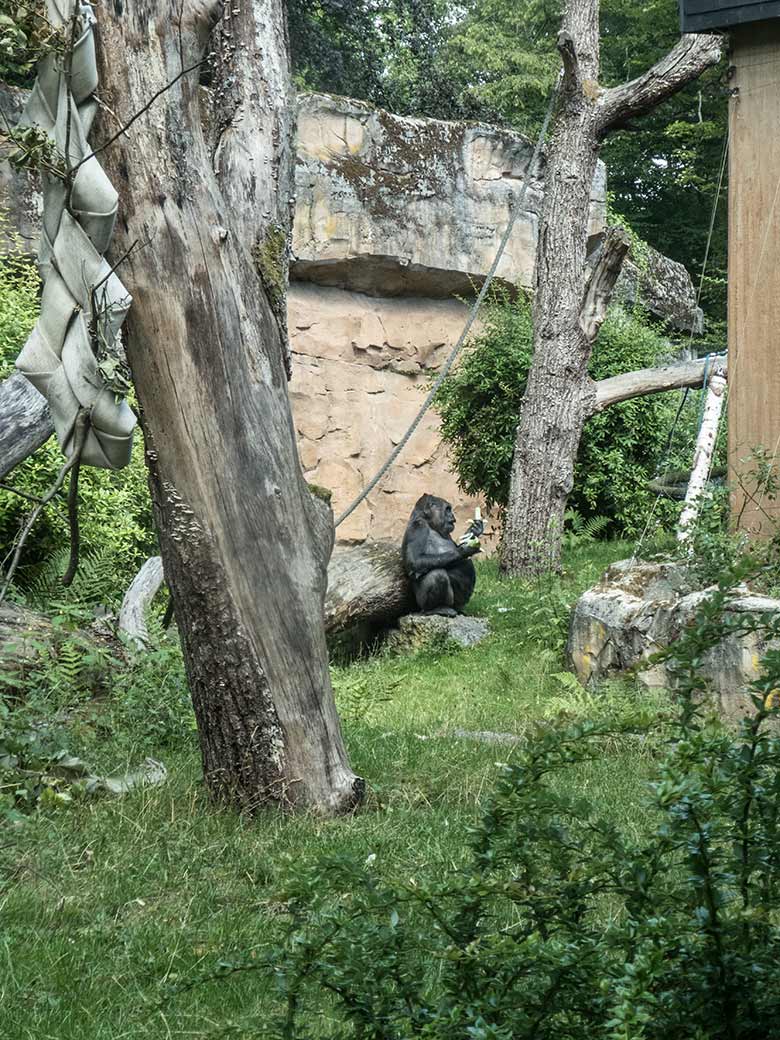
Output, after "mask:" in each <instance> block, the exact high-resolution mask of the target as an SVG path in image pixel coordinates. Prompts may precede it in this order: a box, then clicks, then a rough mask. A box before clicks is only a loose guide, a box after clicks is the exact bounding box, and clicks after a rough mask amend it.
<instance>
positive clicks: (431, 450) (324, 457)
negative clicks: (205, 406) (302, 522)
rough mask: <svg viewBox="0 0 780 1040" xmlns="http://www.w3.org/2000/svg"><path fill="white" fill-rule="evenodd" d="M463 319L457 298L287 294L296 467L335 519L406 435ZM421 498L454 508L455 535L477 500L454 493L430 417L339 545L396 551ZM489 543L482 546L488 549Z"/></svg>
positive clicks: (317, 289)
mask: <svg viewBox="0 0 780 1040" xmlns="http://www.w3.org/2000/svg"><path fill="white" fill-rule="evenodd" d="M464 320H465V307H464V305H463V304H462V303H459V302H458V301H457V300H430V299H429V300H426V299H420V298H416V297H414V298H409V299H381V298H377V297H371V296H366V295H363V294H360V293H353V292H346V291H344V290H340V289H330V288H325V287H323V286H319V285H305V284H301V283H294V284H293V285H292V286H291V287H290V294H289V300H288V324H289V330H290V342H291V346H292V351H293V379H292V381H291V383H290V400H291V403H292V409H293V418H294V421H295V428H296V431H297V434H298V447H299V453H300V457H301V463H302V465H303V469H304V473H305V475H306V479H307V480H308V481H310V482H311V483H313V484H319V485H322V486H324V487H327V488H330V489H331V490H332V491H333V511H334V514H335V515H336V516H338V515H339V514H340V513H341V512H342V511H343V510H344V509H345V508H346V506H347V505H348V504H349V503H350V502H351V501H352V500H353V499H354V498H355V497H356V495H357V494H358V493H359V492H360V490H361V489H362V488H363V487H365V485H366V484H367V483H368V482H369V481H370V480H371V478H372V477H373V476H374V474H375V473H376V472H377V470H378V469H379V468H380V466H381V465H382V464H383V463H384V461H385V459H386V458H387V457H388V455H389V454H390V452H391V451H392V450H393V448H394V447H395V445H396V444H398V442H399V440H400V439H401V437H402V436H403V435H404V433H405V432H406V430H407V428H408V426H409V425H410V423H411V422H412V420H413V418H414V416H415V415H416V413H417V411H418V409H419V407H420V405H421V404H422V402H423V400H424V399H425V394H426V392H427V386H428V384H429V383H430V380H431V378H432V377H433V376H434V375H435V372H436V369H437V368H438V367H439V365H440V364H441V362H442V361H443V360H444V359H445V357H446V356H447V354H448V353H449V350H450V347H451V345H452V344H453V343H454V341H455V340H456V339H457V337H458V335H459V333H460V330H461V328H462V327H463V322H464ZM426 491H430V492H431V493H433V494H437V495H441V496H442V497H443V498H446V499H448V500H449V501H450V502H452V503H453V506H454V508H455V515H456V517H457V519H458V528H457V529H458V531H460V530H461V528H463V529H465V528H466V526H467V521H468V517H470V516H472V515H473V512H474V506H475V505H477V504H478V502H477V500H475V499H472V498H468V497H467V496H465V495H463V493H462V492H461V491H459V490H458V486H457V481H456V478H455V475H454V474H453V473H452V472H451V471H450V468H449V463H448V459H447V453H446V451H445V448H444V446H443V445H442V443H441V438H440V435H439V420H438V417H437V415H436V413H435V412H433V411H429V412H428V413H427V414H426V416H425V418H424V419H423V421H422V423H421V424H420V426H419V427H418V428H417V430H416V431H415V433H414V435H413V436H412V438H411V440H410V441H409V443H408V444H407V446H406V448H405V449H404V451H403V453H402V454H401V456H400V457H399V459H398V461H397V462H396V464H395V466H394V467H393V468H392V469H391V470H390V472H389V473H388V474H387V476H386V477H385V478H384V480H383V481H382V482H381V484H380V485H379V486H378V487H377V488H376V489H375V490H374V491H373V492H372V493H371V494H370V495H369V496H368V498H367V499H366V500H365V501H364V502H363V503H362V504H361V505H360V506H358V508H357V509H356V510H355V512H354V513H352V515H351V516H350V517H348V518H347V520H345V521H344V523H343V524H342V525H341V526H340V527H339V529H338V532H337V535H338V540H339V543H340V544H343V545H349V544H356V543H359V542H363V541H365V540H366V539H372V540H373V539H389V540H391V541H395V542H396V543H398V544H400V540H401V538H402V537H403V532H404V528H405V526H406V522H407V520H408V519H409V514H410V513H411V511H412V508H413V506H414V503H415V502H416V501H417V499H418V498H419V496H420V495H422V494H424V493H425V492H426ZM492 535H493V540H491V538H490V535H489V537H488V539H487V540H486V542H485V544H486V547H489V546H491V545H492V544H494V539H495V532H492Z"/></svg>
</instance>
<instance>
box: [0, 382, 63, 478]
mask: <svg viewBox="0 0 780 1040" xmlns="http://www.w3.org/2000/svg"><path fill="white" fill-rule="evenodd" d="M53 433H54V424H53V423H52V421H51V414H50V412H49V406H48V404H47V403H46V398H45V397H44V396H43V394H39V393H38V391H37V390H36V389H35V387H34V386H33V385H32V383H31V382H30V381H29V380H28V379H27V378H26V377H25V376H23V375H22V374H21V373H17V374H15V375H12V376H9V377H8V379H4V380H3V381H2V382H0V480H2V479H3V478H4V477H6V476H7V475H8V474H9V473H10V472H11V470H12V469H13V468H14V466H16V465H18V463H20V462H23V461H24V460H25V459H26V458H27V457H28V456H29V455H32V453H33V452H34V451H36V450H37V449H38V448H40V446H41V445H42V444H44V443H45V442H46V441H47V440H48V439H49V437H51V435H52V434H53Z"/></svg>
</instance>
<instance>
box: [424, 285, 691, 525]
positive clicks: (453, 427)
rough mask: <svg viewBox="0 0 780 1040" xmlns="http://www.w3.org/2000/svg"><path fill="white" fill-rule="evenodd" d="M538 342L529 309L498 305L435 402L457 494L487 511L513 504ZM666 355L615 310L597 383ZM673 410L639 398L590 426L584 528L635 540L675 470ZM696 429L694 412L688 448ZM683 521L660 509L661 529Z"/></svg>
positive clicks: (583, 459) (583, 467) (584, 460)
mask: <svg viewBox="0 0 780 1040" xmlns="http://www.w3.org/2000/svg"><path fill="white" fill-rule="evenodd" d="M532 340H533V328H532V323H531V311H530V305H529V303H528V301H527V300H525V299H520V300H518V301H517V302H515V303H511V302H508V301H506V300H504V301H496V302H494V304H493V306H492V307H491V308H490V309H489V310H488V314H487V323H486V327H485V330H484V332H483V333H482V334H481V335H480V336H478V337H477V338H476V340H475V341H474V343H473V345H472V347H471V349H470V350H468V351H467V352H466V354H465V355H464V357H463V359H462V361H461V363H460V365H459V366H458V368H457V369H456V370H455V372H454V373H453V374H452V375H451V376H450V378H449V379H448V380H446V381H445V383H444V385H443V386H442V388H441V391H440V393H439V396H438V398H437V405H436V407H437V409H438V411H439V413H440V414H441V417H442V430H443V434H444V438H445V440H446V441H447V442H448V443H449V445H450V449H451V451H452V457H453V461H454V464H455V469H456V471H457V473H458V478H459V482H460V485H461V487H463V489H464V490H465V491H467V492H468V493H469V494H483V495H484V496H485V498H486V499H487V501H488V504H489V505H498V506H499V507H503V506H505V505H506V502H507V497H508V494H509V478H510V471H511V463H512V453H513V449H514V439H515V431H516V428H517V424H518V421H519V417H520V412H521V407H522V400H523V395H524V393H525V384H526V379H527V375H528V369H529V366H530V362H531V350H532ZM668 354H669V344H668V342H667V340H665V339H664V338H663V337H662V336H661V335H659V333H658V332H657V331H656V330H655V329H654V328H653V327H652V326H651V325H650V324H649V323H648V321H647V320H646V319H645V318H643V317H642V316H641V315H640V314H639V313H638V312H634V313H632V314H627V313H625V312H624V311H623V310H621V309H620V308H618V307H613V308H612V309H611V310H610V312H609V315H608V317H607V320H606V321H605V322H604V325H603V326H602V329H601V332H600V334H599V337H598V340H597V342H596V344H595V346H594V350H593V356H592V359H591V365H590V374H591V376H592V377H593V378H594V379H603V378H606V377H607V376H611V375H616V374H618V373H620V372H630V371H633V370H635V369H639V368H647V367H650V366H652V365H654V364H656V363H658V362H659V361H661V360H662V359H663V358H665V357H668ZM676 404H677V401H676V400H674V401H672V400H670V396H669V395H668V394H664V395H652V396H648V397H644V398H635V399H634V400H633V401H625V402H623V403H622V404H617V405H612V406H611V407H610V408H608V409H606V410H605V411H603V412H601V413H600V414H598V415H595V416H593V417H592V418H591V419H589V420H588V422H587V423H586V425H585V430H584V433H583V438H582V442H581V444H580V452H579V457H578V460H577V467H576V470H575V480H574V490H573V492H572V495H571V496H570V499H569V502H570V505H571V506H572V508H573V509H575V510H576V511H577V512H578V513H580V514H581V515H582V517H583V518H589V517H594V516H604V517H607V518H609V520H610V533H617V532H622V533H626V534H634V533H636V531H637V530H638V529H639V528H640V527H641V526H642V524H643V523H644V521H645V519H646V516H647V515H648V512H649V509H650V507H651V503H652V501H653V494H652V492H651V491H650V490H649V489H648V487H647V483H648V481H649V480H650V479H651V478H652V477H653V476H654V475H655V474H656V470H657V469H658V467H659V466H660V465H661V464H662V463H668V464H671V463H672V458H671V457H670V458H667V450H666V449H667V440H668V436H669V431H670V429H671V428H672V425H673V419H674V413H675V408H676ZM692 422H693V415H692V413H690V412H689V413H688V414H686V415H685V416H684V418H683V425H682V426H680V427H679V431H680V434H681V436H682V437H683V438H684V439H685V440H686V441H687V442H688V443H690V444H691V446H692V429H691V424H692ZM684 461H685V462H686V463H687V461H688V460H687V459H685V460H684ZM677 512H678V507H676V506H675V505H674V504H670V503H668V502H662V503H660V505H659V507H658V515H659V516H660V517H661V519H664V518H665V519H667V520H668V519H671V518H672V517H673V516H676V515H677Z"/></svg>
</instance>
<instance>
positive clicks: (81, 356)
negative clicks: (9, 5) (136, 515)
mask: <svg viewBox="0 0 780 1040" xmlns="http://www.w3.org/2000/svg"><path fill="white" fill-rule="evenodd" d="M46 11H47V17H48V19H49V21H50V22H51V24H52V26H53V27H54V28H55V29H56V30H60V32H61V33H62V34H63V35H64V36H66V37H67V38H68V39H69V41H70V42H69V45H68V50H67V52H66V53H65V54H59V53H54V52H53V53H50V54H47V55H46V56H45V57H44V58H43V59H42V60H41V62H40V63H39V66H38V75H37V78H36V81H35V84H34V86H33V89H32V92H31V94H30V98H29V100H28V102H27V105H26V106H25V109H24V113H23V115H22V118H21V121H20V127H37V128H39V129H40V130H42V131H44V133H45V134H46V136H47V138H48V141H49V142H50V145H51V153H52V155H53V156H54V158H53V160H52V163H51V164H50V166H51V168H50V169H44V170H42V171H41V180H42V183H43V221H42V224H43V227H42V231H41V244H40V250H39V255H38V267H39V270H40V273H41V278H42V279H43V293H42V297H41V311H40V317H39V318H38V322H37V324H36V326H35V328H34V329H33V331H32V332H31V334H30V336H29V338H28V340H27V342H26V343H25V345H24V347H23V348H22V351H21V353H20V355H19V357H18V358H17V360H16V366H17V368H18V369H19V371H20V372H22V373H23V374H24V375H25V376H26V377H27V378H28V379H29V380H30V382H31V383H32V384H33V385H34V386H35V387H36V388H37V389H38V390H39V391H40V392H41V393H42V394H43V396H44V397H45V398H46V400H47V401H48V403H49V409H50V411H51V417H52V422H53V423H54V429H55V432H56V434H57V439H58V441H59V443H60V447H61V448H62V451H63V453H64V454H65V455H66V456H70V455H71V453H72V452H73V450H74V444H75V431H76V427H77V422H76V420H77V417H78V416H79V415H80V414H82V413H83V412H86V413H87V414H88V417H89V423H88V430H87V434H86V438H85V439H84V444H83V448H82V451H81V460H80V461H81V462H82V463H84V464H86V465H89V466H99V467H102V468H105V469H120V468H121V467H122V466H125V465H127V463H128V462H129V461H130V451H131V448H132V442H133V429H134V427H135V423H136V420H135V416H134V414H133V412H132V410H131V409H130V407H129V406H128V404H127V402H126V401H124V400H122V399H120V398H119V395H118V393H117V392H116V390H115V389H114V387H113V386H112V385H111V382H112V373H115V371H116V368H117V366H118V364H119V359H121V358H122V356H123V355H122V351H121V339H120V329H121V326H122V323H123V321H124V319H125V315H126V314H127V311H128V309H129V307H130V302H131V298H130V294H129V293H128V292H127V290H126V289H125V287H124V286H123V285H122V283H121V281H120V280H119V279H118V278H117V276H116V274H115V273H114V271H113V269H112V268H111V267H110V266H109V264H108V263H107V261H106V260H105V258H104V254H105V252H106V249H107V248H108V244H109V242H110V240H111V235H112V233H113V229H114V221H115V219H116V213H117V193H116V191H115V189H114V187H113V186H112V184H111V182H110V181H109V179H108V177H107V176H106V174H105V173H104V171H103V169H102V167H101V166H100V163H99V162H98V161H97V159H96V158H95V156H94V154H93V153H92V151H91V149H90V146H89V144H88V142H87V138H88V135H89V131H90V128H91V126H92V121H93V119H94V117H95V114H96V112H97V109H98V102H97V98H96V91H97V87H98V74H97V63H96V60H95V37H94V27H95V16H94V14H93V11H92V8H91V7H90V5H89V4H88V3H83V2H81V0H59V2H58V0H47V2H46Z"/></svg>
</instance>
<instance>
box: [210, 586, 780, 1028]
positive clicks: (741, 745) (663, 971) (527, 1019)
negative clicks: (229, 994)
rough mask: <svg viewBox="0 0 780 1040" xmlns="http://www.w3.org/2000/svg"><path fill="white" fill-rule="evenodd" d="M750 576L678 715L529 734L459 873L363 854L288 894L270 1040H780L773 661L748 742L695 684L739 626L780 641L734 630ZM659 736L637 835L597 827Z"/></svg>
mask: <svg viewBox="0 0 780 1040" xmlns="http://www.w3.org/2000/svg"><path fill="white" fill-rule="evenodd" d="M745 576H746V572H745V570H744V568H743V569H742V570H741V571H740V570H739V569H736V570H735V571H734V572H733V573H732V574H731V575H730V576H729V578H728V579H727V580H724V581H723V582H722V583H721V587H720V588H719V589H718V591H717V592H716V594H715V595H714V596H713V597H712V599H711V600H710V601H709V602H708V603H706V604H705V605H704V607H703V609H702V612H701V614H700V615H699V617H698V618H697V619H696V622H695V623H694V624H693V625H692V626H691V628H690V629H689V630H688V631H687V632H686V634H685V635H684V636H683V638H682V639H681V641H680V642H679V643H678V644H676V645H675V646H674V647H673V648H672V650H671V651H669V653H668V656H670V657H672V658H673V662H674V671H675V673H676V676H677V688H678V695H679V699H680V703H681V707H682V710H681V712H680V713H679V717H678V718H676V719H665V720H660V721H659V720H658V719H657V718H656V719H655V720H653V719H652V718H651V717H645V718H643V717H642V715H641V713H640V712H639V711H637V712H636V713H635V714H634V717H633V718H631V717H630V716H628V715H625V714H624V715H623V717H622V719H618V718H615V719H613V720H612V721H610V720H609V719H608V718H604V719H603V721H598V722H580V723H574V724H572V723H571V722H567V721H566V720H559V721H558V722H554V723H552V724H545V725H539V726H538V727H537V728H536V729H535V731H533V732H532V733H531V734H530V735H529V736H528V737H527V739H526V740H525V742H524V744H523V745H521V746H520V747H519V749H518V750H517V751H516V753H515V755H514V757H513V760H512V763H511V764H510V765H507V766H505V767H504V768H503V773H502V777H501V779H500V781H499V783H498V787H497V789H496V791H495V792H494V794H493V796H492V798H491V799H490V800H489V802H488V804H487V807H486V808H485V810H484V812H483V814H482V817H481V819H480V820H479V822H478V823H477V825H476V827H475V828H474V830H473V833H472V838H471V843H470V849H469V855H468V858H467V861H466V863H465V865H464V866H463V868H462V869H459V870H458V869H455V868H453V869H452V870H451V871H450V872H449V873H448V874H445V875H444V876H439V877H436V876H426V875H425V871H424V870H422V871H420V872H419V876H415V877H413V878H409V879H408V881H406V882H405V883H401V884H398V883H383V882H381V881H380V880H379V879H378V878H377V876H376V875H375V874H374V872H373V870H372V864H371V857H369V858H368V860H366V861H365V862H363V863H357V862H354V861H350V860H347V859H341V860H338V861H330V862H326V863H322V864H321V865H320V868H319V869H318V870H317V871H316V872H315V873H313V874H308V875H306V876H305V877H303V878H300V877H296V878H295V879H294V880H293V881H292V882H291V883H290V885H289V886H288V888H287V890H286V891H285V892H284V893H283V896H284V898H285V899H286V907H287V910H288V911H289V914H290V924H289V928H288V933H287V938H286V942H285V944H284V945H283V947H281V948H279V949H277V950H276V952H275V953H274V954H273V955H271V957H270V959H269V961H268V966H269V967H272V968H273V971H274V975H275V978H276V982H277V985H278V988H279V991H280V993H281V996H282V1009H281V1013H280V1016H279V1019H278V1021H277V1024H276V1027H275V1030H274V1031H272V1032H271V1033H267V1034H266V1035H273V1036H277V1037H283V1038H286V1040H293V1038H295V1040H302V1038H303V1037H307V1036H310V1035H313V1032H314V1031H313V1030H312V1023H313V1022H314V1021H315V1019H316V1020H317V1029H316V1035H317V1036H320V1037H323V1038H325V1037H331V1038H333V1040H335V1038H337V1037H338V1038H343V1037H356V1038H360V1040H398V1038H402V1037H403V1038H405V1037H414V1036H419V1037H425V1038H427V1040H526V1038H527V1040H531V1038H534V1040H584V1038H587V1040H667V1038H669V1037H686V1038H690V1040H721V1038H722V1040H748V1038H756V1040H757V1038H759V1037H769V1036H776V1035H777V1021H778V1014H780V991H778V989H777V987H776V986H775V984H774V981H775V980H774V972H775V964H776V961H777V957H778V955H779V954H780V870H778V867H780V735H779V734H778V729H777V727H776V725H768V723H770V722H772V721H774V720H775V718H776V716H777V715H778V708H777V707H776V704H777V701H778V698H780V692H778V686H780V652H778V651H771V652H770V653H768V654H767V656H766V657H765V658H764V662H763V665H764V673H763V676H762V678H761V680H760V681H757V682H756V683H754V684H753V698H752V699H753V705H754V711H753V713H752V714H750V715H748V716H746V717H745V718H744V719H743V721H742V723H741V725H740V726H739V729H738V730H737V731H736V732H735V731H734V730H732V729H728V728H726V727H724V726H723V725H722V724H720V723H719V722H718V721H716V720H712V719H710V718H708V717H707V716H706V715H705V714H704V712H703V710H702V707H701V694H702V692H703V690H704V686H703V681H702V679H701V676H700V675H699V672H698V668H699V663H700V659H701V656H702V654H704V653H705V652H706V651H707V649H709V648H710V647H712V646H713V645H714V643H716V642H717V641H718V640H719V639H721V638H722V637H723V635H724V633H725V631H726V630H727V629H728V630H731V629H734V628H739V629H741V630H746V629H748V628H756V627H758V626H762V627H766V626H769V631H770V634H772V635H774V636H777V634H778V632H777V630H778V624H777V622H776V621H774V622H772V623H770V622H768V621H767V619H758V620H756V619H755V618H754V619H746V618H734V617H733V616H732V617H731V620H730V621H728V622H727V621H724V614H723V611H724V605H725V603H726V601H727V599H728V596H729V594H730V592H731V590H732V589H733V586H734V584H735V583H736V582H738V581H740V580H742V579H743V578H744V577H745ZM659 730H660V735H661V736H662V737H663V739H662V740H658V739H655V740H654V741H653V742H652V743H651V744H650V753H651V754H661V756H662V757H661V758H660V761H658V763H657V765H656V767H655V769H654V773H655V777H654V780H653V781H652V782H651V783H650V784H649V785H648V792H647V805H646V807H645V814H646V815H645V819H647V820H648V821H649V824H650V826H649V828H648V829H647V830H644V831H641V830H638V829H637V828H636V827H635V826H633V823H634V821H633V820H632V819H628V820H621V821H620V822H619V823H618V822H617V821H616V820H615V819H612V818H610V817H609V815H605V814H604V813H603V811H600V810H599V809H598V808H597V806H596V803H595V802H594V801H593V800H592V798H591V797H589V795H588V792H587V790H585V789H584V788H583V787H582V786H581V781H580V778H581V767H582V766H583V764H584V763H587V762H592V761H597V760H599V759H600V758H603V757H604V756H605V755H607V754H610V749H612V752H611V753H612V754H614V748H615V746H616V745H615V741H616V739H617V740H618V741H619V740H622V739H624V738H625V737H626V736H628V735H631V734H634V737H633V739H636V735H637V734H639V735H641V734H648V733H652V732H653V731H656V732H658V731H659ZM617 746H619V744H618V745H617ZM250 966H251V965H250V964H243V965H241V964H239V965H236V967H240V968H241V969H242V970H246V969H247V968H248V967H250ZM230 967H231V966H230V965H226V966H225V969H226V970H227V969H229V968H230ZM254 967H255V968H256V967H257V965H256V964H255V966H254Z"/></svg>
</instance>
